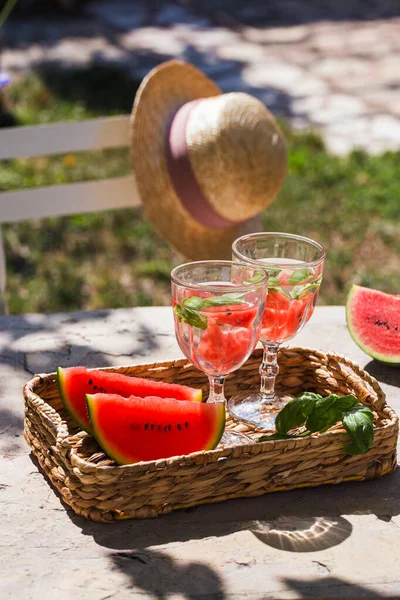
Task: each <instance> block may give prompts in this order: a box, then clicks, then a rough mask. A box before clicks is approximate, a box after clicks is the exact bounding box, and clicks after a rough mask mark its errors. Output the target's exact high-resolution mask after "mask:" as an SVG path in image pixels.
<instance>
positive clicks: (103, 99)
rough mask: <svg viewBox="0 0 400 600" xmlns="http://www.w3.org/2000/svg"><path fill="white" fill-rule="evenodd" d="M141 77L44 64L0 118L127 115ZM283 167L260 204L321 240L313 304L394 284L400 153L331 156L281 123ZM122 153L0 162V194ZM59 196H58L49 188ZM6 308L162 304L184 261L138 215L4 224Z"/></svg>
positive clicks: (104, 166)
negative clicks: (321, 266) (268, 198)
mask: <svg viewBox="0 0 400 600" xmlns="http://www.w3.org/2000/svg"><path fill="white" fill-rule="evenodd" d="M137 85H138V82H135V81H132V80H130V79H129V78H128V77H127V76H126V75H125V74H124V73H123V72H122V71H118V70H116V69H107V68H92V69H90V70H88V71H69V72H68V71H65V72H57V73H56V72H54V71H53V72H51V71H50V72H43V73H41V74H36V75H30V76H26V77H24V78H22V79H20V80H18V81H15V82H14V83H13V84H12V85H11V86H10V87H9V88H8V89H7V90H6V92H5V94H4V96H5V102H6V105H7V113H6V114H4V113H3V114H2V121H3V124H7V123H9V122H11V121H14V122H15V123H16V124H35V123H47V122H53V121H61V120H69V119H85V118H90V117H94V116H103V115H107V114H119V113H127V112H129V111H130V108H131V105H132V100H133V97H134V94H135V91H136V89H137ZM282 126H283V128H284V130H285V133H286V136H287V139H288V148H289V174H288V177H287V180H286V182H285V185H284V187H283V189H282V191H281V193H280V194H279V196H278V198H277V199H276V200H275V202H274V203H273V204H272V205H271V206H270V207H269V208H268V210H267V211H266V212H265V214H264V216H263V219H264V226H265V229H266V230H269V231H288V232H293V233H298V234H302V235H306V236H310V237H312V238H314V239H317V240H318V241H320V242H322V243H323V244H324V245H325V246H326V248H327V261H326V266H325V274H324V281H323V284H322V287H321V294H320V300H319V303H320V304H343V303H344V302H345V298H346V294H347V291H348V289H349V286H350V285H351V283H353V282H354V283H358V284H361V285H366V286H370V287H377V288H380V289H382V290H384V291H387V292H389V293H398V291H399V289H400V269H399V255H400V228H399V222H400V178H399V164H400V152H396V153H393V152H392V153H390V152H387V153H385V154H382V155H380V156H375V157H372V156H368V155H367V154H366V153H365V152H361V151H355V152H353V153H352V154H351V155H350V156H348V157H346V158H340V157H335V156H331V155H329V154H328V153H327V152H326V150H325V149H324V145H323V143H322V141H321V140H320V138H319V137H318V136H316V135H315V134H313V133H294V132H293V131H291V130H290V129H289V128H288V127H287V126H286V125H285V124H282ZM130 168H131V167H130V160H129V155H128V151H127V150H126V149H117V150H110V151H103V152H96V153H79V154H73V155H72V154H69V155H65V156H60V157H52V158H46V157H41V158H35V159H23V160H15V161H7V162H3V163H0V190H9V189H13V188H21V187H31V186H39V185H50V184H55V183H63V182H69V181H77V180H88V179H96V178H102V177H105V176H107V177H116V176H120V175H123V174H126V173H128V172H129V171H130ZM55 193H56V192H55ZM3 233H4V238H5V249H6V256H7V278H8V283H7V297H8V303H9V309H10V312H11V313H14V314H17V313H26V312H34V311H37V312H53V311H71V310H79V309H96V308H115V307H124V306H137V305H152V304H168V303H169V301H170V288H169V273H170V270H171V267H172V266H173V265H174V264H177V263H178V262H179V261H180V257H179V256H177V255H176V254H175V253H174V252H173V251H172V250H171V249H170V248H169V247H168V245H167V244H166V243H165V242H164V241H162V240H160V239H159V237H158V236H157V235H156V234H155V232H154V231H153V230H152V228H151V226H150V225H149V224H148V223H147V222H146V220H145V219H144V218H143V217H142V214H141V210H140V209H125V210H120V211H110V212H102V213H94V214H89V215H79V216H73V217H63V218H52V219H46V220H42V221H25V222H21V223H18V224H7V225H5V226H4V227H3Z"/></svg>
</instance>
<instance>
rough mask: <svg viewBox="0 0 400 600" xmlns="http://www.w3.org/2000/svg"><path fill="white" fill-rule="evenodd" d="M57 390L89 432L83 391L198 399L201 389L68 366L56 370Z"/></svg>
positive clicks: (67, 407)
mask: <svg viewBox="0 0 400 600" xmlns="http://www.w3.org/2000/svg"><path fill="white" fill-rule="evenodd" d="M57 381H58V389H59V391H60V396H61V399H62V401H63V403H64V406H65V408H66V409H67V410H68V412H69V413H70V414H71V416H72V418H73V419H74V420H75V421H76V422H77V423H78V425H79V426H80V427H82V429H84V430H85V431H87V432H88V433H90V432H91V429H90V423H89V419H88V415H87V409H86V394H96V393H98V392H100V393H104V394H105V393H107V394H118V395H120V396H123V397H124V398H127V397H129V396H132V395H134V396H138V397H139V398H144V397H145V396H158V397H159V398H175V399H176V400H190V401H191V402H193V401H194V402H201V401H202V392H201V390H198V389H195V388H191V387H187V386H185V385H178V384H175V383H166V382H164V381H155V380H153V379H147V378H142V377H128V376H127V375H122V374H120V373H111V372H108V371H98V370H94V369H93V370H88V369H86V367H70V368H67V369H62V368H61V367H59V368H58V370H57Z"/></svg>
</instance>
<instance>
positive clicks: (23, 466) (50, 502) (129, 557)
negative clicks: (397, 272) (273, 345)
mask: <svg viewBox="0 0 400 600" xmlns="http://www.w3.org/2000/svg"><path fill="white" fill-rule="evenodd" d="M294 344H295V345H303V346H309V347H316V348H320V349H323V350H336V351H338V352H340V353H341V354H345V355H346V356H348V357H349V358H351V359H353V360H355V361H356V362H358V363H359V364H360V365H361V366H362V367H364V368H366V369H367V370H368V371H369V373H371V374H372V375H373V376H375V377H376V378H377V379H378V380H379V381H380V383H381V385H382V387H383V389H384V391H385V392H386V394H387V399H388V403H389V404H390V405H391V406H392V407H393V408H395V409H396V410H397V411H398V412H400V391H399V387H400V370H399V369H396V368H390V367H386V366H385V365H382V364H379V363H377V362H375V361H372V360H371V359H370V358H369V357H368V356H366V355H365V354H364V353H363V352H362V351H361V350H360V349H359V348H358V347H357V346H356V345H355V344H354V342H353V341H352V340H351V338H350V336H349V334H348V332H347V329H346V325H345V315H344V308H343V307H318V308H317V310H316V312H315V314H314V316H313V318H312V319H311V321H310V322H309V323H308V324H307V326H306V327H305V329H304V330H303V331H302V332H301V333H300V334H299V335H298V336H297V337H296V338H295V340H294ZM0 356H1V361H0V499H1V504H0V507H1V508H0V523H1V533H2V535H1V541H0V544H1V547H2V550H1V561H0V598H1V600H6V599H8V598H12V599H18V600H37V599H40V600H47V599H52V600H53V599H54V598H56V599H57V600H64V599H68V600H69V599H76V598H79V599H81V600H108V599H111V598H112V599H113V600H124V599H125V598H132V597H135V598H136V597H137V598H157V599H159V600H167V599H168V600H169V599H174V600H175V599H182V598H184V599H185V598H187V599H190V600H193V599H199V598H204V599H218V600H222V599H232V600H234V599H235V600H236V599H238V600H239V599H243V598H252V599H253V598H254V599H260V600H261V599H264V598H278V599H280V598H315V597H320V598H333V597H341V598H344V597H345V598H349V597H351V598H355V597H393V596H397V597H398V596H400V569H399V566H398V565H399V564H400V470H399V469H397V470H396V471H395V472H394V473H392V474H390V475H387V476H385V477H384V478H382V479H379V480H377V481H371V482H359V483H345V484H340V485H335V486H322V487H319V488H310V489H301V490H295V491H291V492H281V493H276V494H270V495H266V496H262V497H259V498H250V499H240V500H231V501H228V502H224V503H221V504H215V505H208V506H200V507H197V508H195V509H190V510H187V511H176V512H174V513H172V514H170V515H168V516H164V517H159V518H157V519H154V520H143V521H134V520H130V521H122V522H119V523H113V524H101V523H93V522H91V521H87V520H86V519H84V518H83V517H78V516H77V515H75V514H74V513H73V512H72V511H71V510H70V509H67V508H66V507H65V506H64V505H63V504H62V503H61V501H60V499H59V498H58V496H57V495H56V494H55V493H54V491H53V489H52V488H51V487H50V485H49V483H48V482H47V480H46V479H45V478H44V477H43V475H42V474H41V472H39V470H38V468H37V464H36V462H35V461H34V460H33V459H32V458H31V455H30V453H29V449H28V447H27V445H26V443H25V441H24V439H23V437H22V430H23V398H22V386H23V384H24V383H25V382H26V381H27V380H28V379H30V377H31V374H33V373H37V372H49V371H54V370H55V368H56V367H57V366H58V365H63V366H72V365H76V364H85V365H87V366H92V367H94V366H108V365H127V364H133V363H138V362H151V361H153V360H159V359H170V358H177V357H180V356H181V353H180V350H179V348H178V346H177V344H176V342H175V337H174V334H173V323H172V315H171V309H170V308H169V307H155V308H134V309H120V310H110V311H97V312H92V313H68V314H58V315H24V316H18V317H1V318H0Z"/></svg>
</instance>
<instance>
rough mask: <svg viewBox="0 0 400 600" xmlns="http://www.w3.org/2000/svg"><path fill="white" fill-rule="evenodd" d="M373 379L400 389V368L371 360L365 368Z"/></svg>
mask: <svg viewBox="0 0 400 600" xmlns="http://www.w3.org/2000/svg"><path fill="white" fill-rule="evenodd" d="M364 370H365V371H367V373H369V374H370V375H372V377H375V379H377V380H378V381H381V382H382V383H386V384H387V385H394V386H395V387H400V368H399V365H388V364H385V363H382V362H379V361H377V360H371V361H370V362H369V363H368V364H367V365H366V366H365V367H364Z"/></svg>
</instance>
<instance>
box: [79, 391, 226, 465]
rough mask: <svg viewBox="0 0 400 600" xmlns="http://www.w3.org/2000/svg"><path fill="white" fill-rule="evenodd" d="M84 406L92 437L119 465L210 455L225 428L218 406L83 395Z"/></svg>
mask: <svg viewBox="0 0 400 600" xmlns="http://www.w3.org/2000/svg"><path fill="white" fill-rule="evenodd" d="M86 403H87V408H88V414H89V419H90V423H91V426H92V431H93V435H94V437H95V438H96V440H97V441H98V443H99V445H100V446H101V447H102V448H103V450H104V451H105V452H106V453H107V454H108V456H110V457H111V458H112V459H114V460H115V462H117V463H118V464H120V465H127V464H131V463H136V462H139V461H148V460H158V459H160V458H170V457H171V456H181V455H183V454H190V453H191V452H198V451H200V450H212V449H213V448H215V447H216V446H217V444H218V442H219V441H220V439H221V436H222V433H223V431H224V427H225V405H224V403H223V402H219V403H215V404H212V403H210V404H207V403H205V404H203V403H201V402H188V401H186V400H175V399H171V398H164V399H162V398H155V397H147V398H137V397H135V396H131V397H130V398H122V397H121V396H118V395H116V394H93V395H91V394H88V395H87V396H86Z"/></svg>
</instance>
